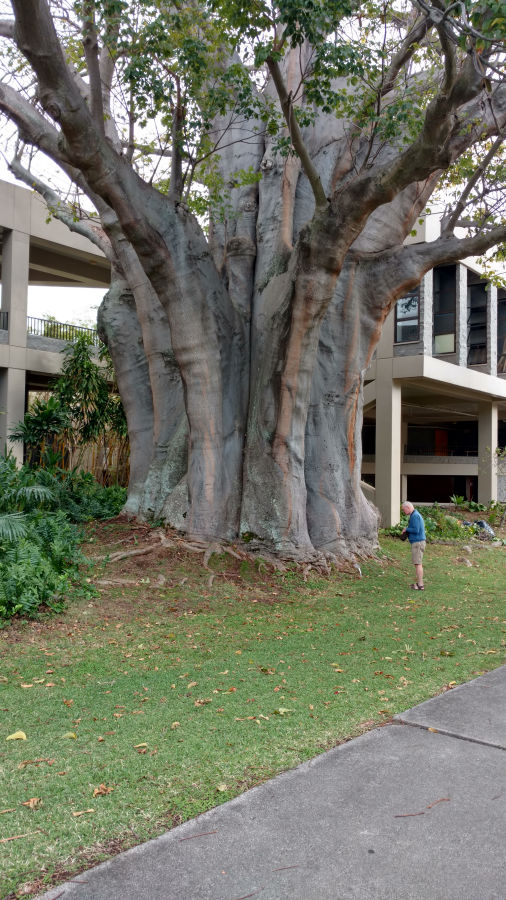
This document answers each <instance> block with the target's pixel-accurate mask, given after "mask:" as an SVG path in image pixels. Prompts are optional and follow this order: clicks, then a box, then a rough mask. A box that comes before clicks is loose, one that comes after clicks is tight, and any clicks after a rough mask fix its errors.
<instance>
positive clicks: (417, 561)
mask: <svg viewBox="0 0 506 900" xmlns="http://www.w3.org/2000/svg"><path fill="white" fill-rule="evenodd" d="M424 550H425V541H414V543H413V544H411V559H412V561H413V565H415V566H421V565H422V560H423V551H424Z"/></svg>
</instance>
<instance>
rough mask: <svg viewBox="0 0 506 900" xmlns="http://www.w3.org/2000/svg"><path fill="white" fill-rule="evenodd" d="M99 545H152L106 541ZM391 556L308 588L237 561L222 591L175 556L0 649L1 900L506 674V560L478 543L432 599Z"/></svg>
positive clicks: (146, 565) (391, 548) (437, 563)
mask: <svg viewBox="0 0 506 900" xmlns="http://www.w3.org/2000/svg"><path fill="white" fill-rule="evenodd" d="M89 540H90V541H91V542H94V544H95V545H97V544H99V545H100V547H101V549H102V548H103V547H105V548H106V550H110V551H111V552H112V551H113V550H117V549H121V548H122V547H131V546H135V544H136V541H137V538H136V535H135V532H134V531H133V530H132V529H131V528H130V527H129V526H119V525H118V526H112V525H111V526H109V527H108V526H107V525H102V526H96V527H94V528H93V529H92V530H90V537H89ZM382 548H383V549H382V551H381V552H380V553H379V557H378V559H377V560H371V561H370V562H368V563H367V564H365V565H363V567H362V568H363V578H362V579H358V578H356V577H354V576H349V575H343V574H339V573H336V574H335V575H332V576H331V577H329V578H323V577H320V576H315V577H313V578H309V579H308V580H307V581H306V582H304V580H303V579H302V578H301V577H300V576H299V575H296V574H293V573H291V572H287V573H275V574H270V573H266V572H258V570H257V569H256V568H255V567H254V566H253V565H251V564H249V563H242V562H239V561H235V560H233V559H230V558H229V557H227V559H223V558H221V557H213V558H212V559H211V561H210V562H209V565H210V566H211V568H212V569H213V574H212V575H210V574H209V571H208V570H207V569H204V568H203V567H202V564H201V560H200V559H198V560H196V559H195V558H194V557H192V556H191V555H190V554H186V555H185V554H184V553H183V552H177V551H175V550H170V551H168V550H166V549H164V548H163V547H161V548H160V550H159V551H156V552H155V553H153V554H149V555H148V556H137V557H132V558H130V559H127V560H125V559H124V560H121V561H119V562H118V563H117V564H105V566H104V568H103V571H101V572H98V575H99V576H100V580H101V581H102V582H105V581H110V582H112V583H111V584H109V585H105V586H102V587H101V588H100V593H98V592H97V596H96V597H95V598H94V599H93V600H92V601H90V600H89V598H88V599H84V598H80V599H79V598H76V599H75V600H73V601H71V602H70V603H69V606H68V609H67V610H66V611H65V612H64V613H63V614H60V615H58V616H56V617H52V618H48V619H44V620H42V621H39V622H35V623H19V624H18V623H13V624H12V625H11V626H9V627H7V628H6V629H4V631H3V632H0V658H1V670H0V671H1V675H0V694H1V701H0V708H1V711H2V719H1V721H2V726H1V732H0V778H1V782H2V785H1V790H0V796H1V797H2V802H1V804H0V871H2V872H3V884H2V887H1V888H0V897H1V898H2V900H4V898H16V897H26V896H29V895H30V894H32V895H33V893H36V892H40V891H42V890H44V889H46V888H47V887H48V886H49V885H50V884H56V883H59V882H61V881H63V880H65V879H66V878H68V877H70V876H71V875H73V874H75V873H77V872H80V871H82V870H83V869H85V868H88V867H89V866H90V865H92V864H95V863H97V862H99V861H101V860H102V859H105V858H107V857H108V856H110V855H113V854H114V853H115V852H118V851H119V850H123V849H126V848H127V847H130V846H133V845H135V844H138V843H141V842H143V841H145V840H147V839H149V838H151V837H154V836H156V835H158V834H160V833H162V832H163V831H165V830H167V828H170V827H172V826H173V825H174V824H179V823H180V822H182V821H185V820H186V819H188V818H191V817H193V816H195V815H197V814H198V813H201V812H204V811H205V810H207V809H209V808H211V807H213V806H216V805H217V804H219V803H221V802H223V801H225V800H228V799H230V798H232V797H234V796H237V795H238V794H240V793H242V792H243V791H244V790H245V789H247V788H248V787H251V786H252V785H254V784H258V783H261V782H262V781H265V780H266V779H268V778H270V777H272V776H274V775H276V774H278V773H280V772H282V771H284V770H286V769H289V768H293V767H294V766H296V765H298V764H299V763H300V762H303V761H304V760H306V759H309V758H311V757H313V756H315V755H317V754H318V753H321V752H323V751H324V750H327V749H329V748H330V747H332V746H335V745H336V744H338V743H341V742H342V741H344V740H348V739H350V738H352V737H354V736H356V735H357V734H360V733H362V732H363V731H365V730H368V729H370V728H373V727H375V726H377V725H380V724H382V723H385V722H387V721H389V720H390V718H391V716H392V715H394V714H396V713H398V712H401V711H403V710H405V709H408V708H410V707H412V706H414V705H416V704H417V703H420V702H422V701H423V700H425V699H428V698H429V697H431V696H434V695H435V694H437V693H439V692H441V691H442V690H445V689H448V688H451V687H452V686H453V685H455V684H458V683H461V682H463V681H468V680H470V679H471V678H473V677H476V676H477V675H479V674H482V673H483V672H485V671H488V670H490V669H492V668H494V667H496V666H498V665H500V664H502V662H503V661H504V638H505V629H506V624H505V620H506V602H505V598H504V590H503V587H502V586H503V583H504V562H505V552H506V551H505V550H504V548H498V549H489V548H488V547H487V546H481V545H476V547H474V546H473V550H472V553H468V556H470V557H471V558H470V559H468V563H470V565H468V564H466V563H464V562H462V561H461V562H459V561H458V560H463V559H464V558H465V557H463V556H462V553H463V552H464V551H463V549H462V547H461V545H460V544H458V543H457V544H455V545H431V546H430V547H429V548H428V550H427V553H426V560H425V563H426V584H427V589H426V591H425V592H424V593H416V592H413V591H410V589H409V583H410V581H411V562H410V559H409V549H407V548H406V546H405V545H404V544H401V543H400V542H398V541H395V540H394V539H392V538H386V537H385V538H383V539H382ZM90 549H92V548H91V547H90ZM465 552H467V551H465ZM95 574H97V573H95ZM19 731H20V732H22V733H23V734H24V735H25V736H26V740H24V739H23V738H22V737H19V736H18V738H13V739H10V740H9V738H11V736H12V735H15V734H16V732H19ZM40 873H42V874H40Z"/></svg>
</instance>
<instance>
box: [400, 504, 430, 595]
mask: <svg viewBox="0 0 506 900" xmlns="http://www.w3.org/2000/svg"><path fill="white" fill-rule="evenodd" d="M402 511H403V512H404V513H405V514H406V515H407V516H409V522H408V524H407V526H406V528H403V530H402V533H403V534H407V536H408V540H409V543H410V544H411V559H412V560H413V565H414V567H415V573H416V581H415V583H414V584H412V585H411V588H412V589H413V590H414V591H423V590H425V589H424V586H423V565H422V561H423V551H424V550H425V524H424V521H423V519H422V517H421V515H420V513H419V512H418V510H417V509H415V507H414V506H413V504H412V503H410V502H409V500H405V501H404V503H403V504H402Z"/></svg>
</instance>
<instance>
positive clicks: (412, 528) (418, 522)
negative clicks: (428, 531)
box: [406, 509, 425, 544]
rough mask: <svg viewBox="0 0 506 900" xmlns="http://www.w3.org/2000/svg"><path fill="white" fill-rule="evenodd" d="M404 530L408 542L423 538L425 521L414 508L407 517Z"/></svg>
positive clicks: (415, 541)
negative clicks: (407, 520)
mask: <svg viewBox="0 0 506 900" xmlns="http://www.w3.org/2000/svg"><path fill="white" fill-rule="evenodd" d="M406 532H407V535H408V540H409V543H410V544H415V543H417V541H424V540H425V523H424V521H423V519H422V517H421V515H420V513H419V512H418V510H417V509H414V510H413V512H412V513H411V515H410V517H409V522H408V525H407V528H406Z"/></svg>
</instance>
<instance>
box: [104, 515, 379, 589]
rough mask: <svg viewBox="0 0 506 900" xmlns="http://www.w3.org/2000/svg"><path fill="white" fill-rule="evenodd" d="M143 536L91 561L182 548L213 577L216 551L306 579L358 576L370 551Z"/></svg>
mask: <svg viewBox="0 0 506 900" xmlns="http://www.w3.org/2000/svg"><path fill="white" fill-rule="evenodd" d="M146 537H148V538H151V540H150V542H149V544H147V545H145V546H142V547H136V548H135V549H132V550H118V551H116V552H114V553H110V554H107V555H101V556H95V557H92V558H91V560H90V561H91V562H93V563H98V562H105V563H106V564H107V563H114V562H119V561H120V560H123V559H128V558H130V557H135V556H144V555H146V554H149V553H153V552H154V551H156V550H160V548H161V547H162V548H164V549H165V548H166V549H172V550H182V551H188V552H190V553H197V554H202V557H203V558H202V565H203V567H204V568H205V569H207V571H209V572H210V573H211V575H212V577H213V579H214V578H215V577H216V575H217V574H220V573H217V572H216V571H214V570H212V569H211V568H210V566H209V562H210V560H211V557H212V556H213V555H215V554H216V555H223V554H228V555H229V556H232V557H233V558H234V559H237V560H245V561H248V562H251V563H253V564H254V565H255V566H256V567H257V568H258V570H259V571H262V570H264V571H267V570H271V571H272V570H274V571H276V572H286V571H287V570H288V568H289V567H290V568H294V569H296V570H297V571H299V572H300V573H301V574H302V576H303V578H304V581H307V579H308V577H309V575H310V573H311V572H315V573H319V574H322V575H330V573H331V571H332V569H333V568H334V569H337V570H338V571H341V572H346V573H347V574H350V575H355V576H358V577H359V578H361V577H362V572H361V569H360V566H359V564H358V562H357V561H356V560H357V559H358V558H359V557H360V558H362V556H366V555H371V553H370V552H369V553H368V554H359V555H356V556H355V555H353V554H352V553H350V555H349V556H347V557H345V558H343V557H342V556H339V555H337V554H335V553H333V552H331V551H330V550H325V551H323V550H316V549H314V550H312V551H311V552H310V553H309V554H308V551H307V548H305V549H304V550H303V551H301V550H298V549H297V548H296V547H293V548H292V547H288V548H284V549H285V551H286V552H283V549H281V550H280V555H279V556H276V555H274V553H273V552H272V549H271V548H269V547H268V546H267V545H265V544H263V543H262V542H260V541H257V540H255V541H251V542H248V543H242V542H238V541H236V542H234V543H233V544H229V543H226V542H221V541H208V540H199V538H198V537H192V538H189V539H186V538H185V537H184V536H183V535H181V534H178V533H177V532H176V531H173V530H170V532H168V531H167V530H165V529H163V528H157V529H155V530H151V531H147V532H146ZM101 583H103V584H111V583H112V582H97V584H101ZM114 583H115V584H120V583H123V584H126V583H128V582H125V581H121V580H120V581H118V580H116V581H115V582H114Z"/></svg>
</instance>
